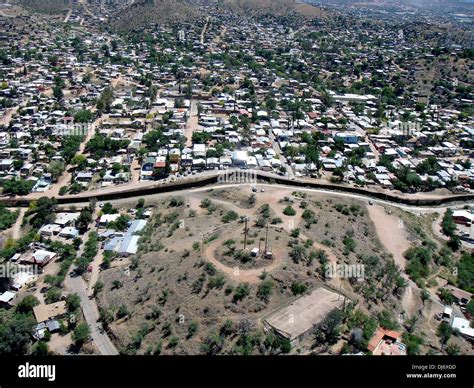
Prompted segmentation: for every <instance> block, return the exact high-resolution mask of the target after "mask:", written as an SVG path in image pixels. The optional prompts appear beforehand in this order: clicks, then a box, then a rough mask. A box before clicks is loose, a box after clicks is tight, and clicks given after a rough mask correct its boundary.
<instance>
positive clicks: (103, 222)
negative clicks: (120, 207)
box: [99, 214, 120, 227]
mask: <svg viewBox="0 0 474 388" xmlns="http://www.w3.org/2000/svg"><path fill="white" fill-rule="evenodd" d="M119 217H120V214H104V215H102V216H101V217H100V218H99V226H100V227H104V226H107V225H108V224H109V223H111V222H115V221H117V220H118V218H119Z"/></svg>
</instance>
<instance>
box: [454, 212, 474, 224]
mask: <svg viewBox="0 0 474 388" xmlns="http://www.w3.org/2000/svg"><path fill="white" fill-rule="evenodd" d="M453 220H454V222H455V223H456V224H460V225H472V224H473V223H474V214H472V213H471V212H469V211H467V210H455V211H454V212H453Z"/></svg>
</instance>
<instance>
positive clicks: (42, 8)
mask: <svg viewBox="0 0 474 388" xmlns="http://www.w3.org/2000/svg"><path fill="white" fill-rule="evenodd" d="M12 3H14V4H18V5H20V6H22V7H23V8H25V9H27V10H29V11H32V12H37V13H44V14H60V13H63V12H64V11H66V10H67V9H69V8H71V4H72V1H70V0H16V1H13V2H12Z"/></svg>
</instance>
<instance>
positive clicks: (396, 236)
mask: <svg viewBox="0 0 474 388" xmlns="http://www.w3.org/2000/svg"><path fill="white" fill-rule="evenodd" d="M367 210H368V212H369V216H370V218H371V220H372V222H373V223H374V225H375V230H376V231H377V237H378V238H379V240H380V241H381V242H382V244H383V246H384V247H385V248H387V250H388V251H389V252H390V253H391V254H392V255H393V259H394V260H395V263H397V265H398V266H399V267H400V268H402V269H405V265H406V260H405V257H404V256H403V253H404V252H405V251H406V250H407V249H408V248H410V245H411V242H410V236H409V234H408V232H407V230H406V228H405V227H404V224H403V222H401V220H400V219H399V218H397V217H396V216H394V215H392V214H388V213H387V212H386V211H385V208H384V207H383V206H379V205H371V206H367Z"/></svg>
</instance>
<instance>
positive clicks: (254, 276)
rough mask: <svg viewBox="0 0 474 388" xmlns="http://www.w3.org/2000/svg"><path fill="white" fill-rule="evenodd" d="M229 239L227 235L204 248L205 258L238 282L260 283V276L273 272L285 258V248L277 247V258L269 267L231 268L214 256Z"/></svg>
mask: <svg viewBox="0 0 474 388" xmlns="http://www.w3.org/2000/svg"><path fill="white" fill-rule="evenodd" d="M240 228H241V226H239V230H240ZM227 238H228V237H227V235H226V236H224V237H222V238H219V239H217V240H214V241H212V242H211V243H210V244H209V245H207V246H206V247H205V248H204V251H203V257H204V258H205V259H206V260H207V261H209V262H210V263H212V264H214V265H215V267H216V268H217V269H218V270H219V271H221V272H222V273H224V274H225V275H226V276H227V277H229V278H230V279H232V280H234V281H236V282H241V283H252V284H253V283H259V282H260V275H262V273H263V272H271V271H273V270H275V269H276V268H278V267H279V266H280V265H281V264H282V263H283V257H284V255H285V252H284V247H278V246H276V247H273V248H272V251H273V257H275V259H274V260H273V261H272V262H271V263H270V264H269V265H267V266H264V267H261V268H255V269H242V268H239V267H238V265H236V266H235V267H229V266H227V265H225V264H223V263H221V262H220V261H219V260H217V259H216V257H215V255H214V252H216V250H217V248H219V247H220V246H222V245H223V243H224V241H225V240H227Z"/></svg>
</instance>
